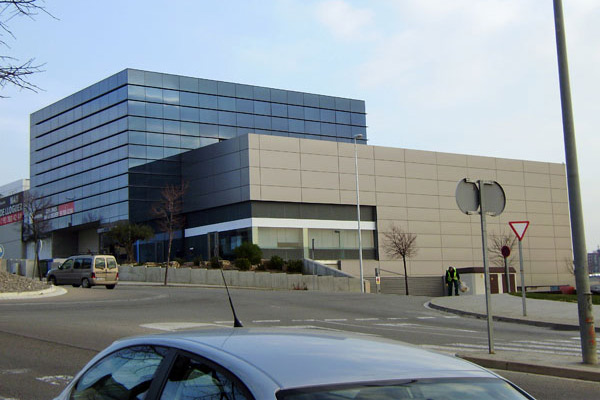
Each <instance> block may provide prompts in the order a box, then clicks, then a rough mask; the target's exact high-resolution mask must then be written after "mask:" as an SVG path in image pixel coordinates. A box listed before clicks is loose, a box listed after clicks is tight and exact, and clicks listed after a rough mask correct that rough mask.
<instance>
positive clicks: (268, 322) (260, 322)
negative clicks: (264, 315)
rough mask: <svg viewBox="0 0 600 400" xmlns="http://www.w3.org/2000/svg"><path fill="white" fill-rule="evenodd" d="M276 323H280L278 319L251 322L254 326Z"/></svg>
mask: <svg viewBox="0 0 600 400" xmlns="http://www.w3.org/2000/svg"><path fill="white" fill-rule="evenodd" d="M276 322H281V320H280V319H255V320H254V321H252V323H254V324H274V323H276Z"/></svg>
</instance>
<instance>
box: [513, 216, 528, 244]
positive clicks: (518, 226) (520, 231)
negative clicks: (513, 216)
mask: <svg viewBox="0 0 600 400" xmlns="http://www.w3.org/2000/svg"><path fill="white" fill-rule="evenodd" d="M508 224H509V225H510V227H511V228H512V230H513V232H514V233H515V235H517V237H518V238H519V242H520V241H521V240H523V236H525V231H527V227H529V221H513V222H509V223H508Z"/></svg>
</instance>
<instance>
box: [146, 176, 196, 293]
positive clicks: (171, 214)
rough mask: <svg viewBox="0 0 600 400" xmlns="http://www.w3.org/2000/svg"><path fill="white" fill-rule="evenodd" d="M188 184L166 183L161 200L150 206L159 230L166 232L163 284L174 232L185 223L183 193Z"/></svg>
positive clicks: (167, 268) (169, 259) (169, 260)
mask: <svg viewBox="0 0 600 400" xmlns="http://www.w3.org/2000/svg"><path fill="white" fill-rule="evenodd" d="M187 188H188V185H187V184H181V185H180V186H175V185H167V186H165V187H164V188H163V189H162V190H161V192H160V193H161V201H160V202H159V203H158V204H155V205H154V206H153V207H152V215H153V216H154V217H155V218H156V219H157V225H158V228H159V230H160V231H161V232H165V233H167V236H168V238H169V243H168V250H167V266H166V268H165V285H166V284H167V274H168V272H169V263H170V262H171V246H172V244H173V236H174V234H175V232H176V231H177V230H179V229H181V228H183V225H184V223H185V219H184V217H183V215H182V211H183V195H184V194H185V192H186V191H187Z"/></svg>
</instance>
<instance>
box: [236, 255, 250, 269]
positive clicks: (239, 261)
mask: <svg viewBox="0 0 600 400" xmlns="http://www.w3.org/2000/svg"><path fill="white" fill-rule="evenodd" d="M233 263H234V264H235V267H236V268H237V269H239V270H240V271H248V270H249V269H250V260H248V259H247V258H236V259H235V261H234V262H233Z"/></svg>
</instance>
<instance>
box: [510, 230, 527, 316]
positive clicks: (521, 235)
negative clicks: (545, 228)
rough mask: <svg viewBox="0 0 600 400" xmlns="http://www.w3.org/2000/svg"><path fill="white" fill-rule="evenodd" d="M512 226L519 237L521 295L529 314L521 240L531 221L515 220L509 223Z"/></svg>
mask: <svg viewBox="0 0 600 400" xmlns="http://www.w3.org/2000/svg"><path fill="white" fill-rule="evenodd" d="M508 224H509V225H510V228H511V229H512V230H513V232H514V233H515V235H517V239H519V269H520V270H521V296H522V298H523V316H524V317H526V316H527V304H526V300H525V299H526V296H525V291H526V289H525V273H524V272H523V244H522V243H521V241H522V240H523V236H525V232H526V231H527V228H528V227H529V221H513V222H509V223H508Z"/></svg>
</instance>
